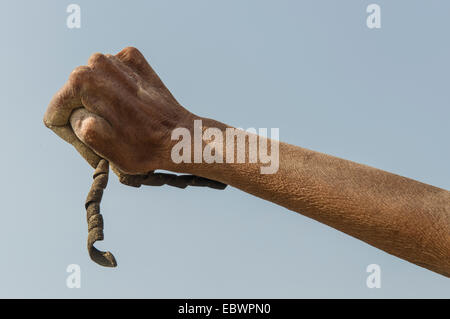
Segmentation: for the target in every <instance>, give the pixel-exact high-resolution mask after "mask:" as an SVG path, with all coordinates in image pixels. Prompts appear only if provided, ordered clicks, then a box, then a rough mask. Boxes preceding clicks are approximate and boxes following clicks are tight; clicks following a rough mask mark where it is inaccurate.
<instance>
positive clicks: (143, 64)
mask: <svg viewBox="0 0 450 319" xmlns="http://www.w3.org/2000/svg"><path fill="white" fill-rule="evenodd" d="M115 56H116V57H117V58H118V59H119V60H120V61H121V62H122V63H124V64H125V65H127V66H128V67H130V68H131V69H133V71H135V72H136V73H137V74H139V75H140V76H141V77H142V78H144V79H145V80H147V81H148V82H150V84H151V85H153V86H155V87H158V88H161V87H164V88H165V86H164V83H163V82H162V81H161V79H160V78H159V76H158V74H156V72H155V71H154V70H153V69H152V67H151V66H150V64H149V63H148V62H147V60H146V59H145V57H144V55H143V54H142V53H141V52H140V51H139V50H138V49H136V48H133V47H126V48H125V49H123V50H122V51H120V52H119V53H117V54H116V55H115Z"/></svg>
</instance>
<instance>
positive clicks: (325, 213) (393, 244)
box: [172, 119, 450, 276]
mask: <svg viewBox="0 0 450 319" xmlns="http://www.w3.org/2000/svg"><path fill="white" fill-rule="evenodd" d="M203 125H204V126H205V127H218V128H219V129H220V130H222V131H223V132H224V134H223V135H224V136H226V134H225V130H226V128H227V127H228V126H226V125H224V124H222V123H219V122H216V121H212V120H208V119H203ZM225 144H226V141H224V146H223V148H222V152H223V156H224V158H226V155H227V154H226V147H225ZM269 145H270V143H269ZM235 149H236V148H235ZM245 150H246V159H248V150H249V148H248V143H246V148H245ZM264 165H265V164H262V163H260V162H256V163H248V161H246V162H245V163H227V162H226V161H225V160H224V163H211V164H205V163H191V164H181V165H175V167H174V168H172V169H173V170H177V171H182V172H186V173H191V174H196V175H200V176H203V177H206V178H210V179H214V180H218V181H221V182H223V183H226V184H229V185H231V186H233V187H236V188H239V189H241V190H243V191H245V192H247V193H250V194H253V195H255V196H258V197H260V198H263V199H266V200H269V201H271V202H274V203H276V204H279V205H281V206H284V207H286V208H288V209H290V210H293V211H296V212H299V213H301V214H303V215H306V216H308V217H310V218H313V219H315V220H317V221H320V222H322V223H324V224H327V225H329V226H331V227H333V228H336V229H338V230H340V231H343V232H345V233H347V234H349V235H351V236H354V237H356V238H359V239H361V240H363V241H365V242H367V243H369V244H371V245H373V246H375V247H378V248H380V249H382V250H384V251H386V252H388V253H390V254H393V255H396V256H398V257H400V258H403V259H406V260H408V261H410V262H413V263H415V264H418V265H420V266H422V267H425V268H428V269H430V270H433V271H435V272H438V273H441V274H443V275H446V276H450V192H449V191H446V190H444V189H440V188H437V187H433V186H430V185H427V184H423V183H420V182H417V181H414V180H411V179H408V178H405V177H402V176H398V175H395V174H391V173H388V172H385V171H382V170H379V169H375V168H372V167H369V166H366V165H362V164H358V163H354V162H351V161H347V160H344V159H340V158H336V157H333V156H330V155H326V154H323V153H319V152H314V151H311V150H307V149H304V148H300V147H297V146H293V145H289V144H286V143H281V142H280V144H279V169H278V171H277V172H276V173H274V174H261V170H260V169H261V166H264Z"/></svg>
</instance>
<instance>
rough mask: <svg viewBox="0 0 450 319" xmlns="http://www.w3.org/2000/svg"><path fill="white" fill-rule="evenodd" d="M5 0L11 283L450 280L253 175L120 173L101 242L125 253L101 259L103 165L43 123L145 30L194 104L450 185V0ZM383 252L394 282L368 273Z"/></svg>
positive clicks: (99, 289) (349, 290)
mask: <svg viewBox="0 0 450 319" xmlns="http://www.w3.org/2000/svg"><path fill="white" fill-rule="evenodd" d="M1 3H2V10H1V11H0V12H1V17H0V34H1V39H2V50H1V51H0V67H1V70H2V72H1V75H0V95H1V96H2V98H3V106H2V111H3V116H1V117H0V124H1V125H0V133H1V136H2V137H3V144H2V148H1V149H2V155H3V156H2V157H1V158H0V166H1V167H2V168H3V171H2V182H0V191H1V194H2V199H3V200H2V202H3V205H2V214H1V220H2V222H1V223H0V250H1V252H2V256H3V258H2V262H1V263H0V297H42V298H45V297H61V298H81V297H87V298H89V297H107V298H108V297H125V298H127V297H136V298H142V297H150V298H171V297H177V298H187V297H189V298H196V297H203V298H216V297H225V298H226V297H238V298H241V297H255V298H259V297H264V298H280V297H284V298H303V297H304V298H309V297H330V298H337V297H343V298H347V297H360V298H382V297H386V298H390V297H406V298H409V297H445V298H448V297H450V280H449V279H446V278H444V277H442V276H440V275H437V274H434V273H432V272H430V271H428V270H425V269H422V268H420V267H418V266H415V265H413V264H410V263H408V262H406V261H403V260H400V259H398V258H395V257H393V256H390V255H388V254H386V253H384V252H382V251H380V250H378V249H376V248H373V247H371V246H369V245H367V244H365V243H363V242H361V241H358V240H356V239H353V238H351V237H349V236H347V235H344V234H343V233H340V232H338V231H336V230H333V229H331V228H329V227H327V226H324V225H321V224H319V223H317V222H315V221H313V220H310V219H308V218H306V217H303V216H301V215H299V214H296V213H294V212H290V211H288V210H286V209H284V208H281V207H278V206H276V205H274V204H272V203H269V202H266V201H263V200H261V199H258V198H255V197H252V196H250V195H247V194H245V193H243V192H240V191H239V190H237V189H233V188H231V187H230V188H227V189H226V190H225V191H215V190H209V189H195V188H192V189H187V190H178V189H174V188H170V187H159V188H158V187H153V188H152V187H147V188H141V189H135V188H129V187H125V186H123V185H121V184H119V182H118V181H117V179H116V178H115V176H112V177H111V178H110V183H109V186H108V189H107V191H106V192H105V196H104V200H103V206H102V213H103V215H104V218H105V223H106V225H105V239H106V240H105V242H104V243H101V244H100V245H99V247H100V248H106V249H109V250H111V251H112V252H113V253H114V254H115V256H116V258H117V261H118V264H119V267H118V268H117V269H106V268H102V267H100V266H98V265H96V264H94V263H93V262H91V261H90V259H89V256H88V254H87V251H86V248H85V242H86V236H87V229H86V221H85V212H84V207H83V202H84V199H85V196H86V192H87V191H88V189H89V187H90V184H91V174H92V169H91V168H90V167H89V166H88V165H87V164H86V163H85V162H84V161H83V160H82V158H81V157H80V156H79V155H78V154H77V153H76V152H75V150H74V149H73V148H72V147H71V146H70V145H68V144H66V143H64V142H63V141H62V140H60V139H58V138H57V136H56V135H55V134H53V133H52V132H51V131H50V130H48V129H46V128H45V127H44V125H43V123H42V117H43V114H44V111H45V109H46V107H47V104H48V102H49V100H50V99H51V97H52V95H53V94H54V93H55V92H56V90H57V89H58V88H59V87H61V86H62V84H63V83H64V82H65V81H66V79H67V77H68V75H69V73H70V71H71V70H72V69H73V68H75V67H76V66H78V65H82V64H86V61H87V59H88V57H89V55H90V54H92V53H94V52H103V53H116V52H118V51H120V50H121V49H122V48H123V47H126V46H130V45H131V46H136V47H137V48H139V49H140V50H141V51H142V52H143V54H144V55H145V56H146V58H147V59H148V60H149V62H150V63H151V64H152V66H153V67H154V69H155V70H156V71H157V72H158V74H159V75H160V76H161V78H162V79H163V81H164V82H165V83H166V85H167V86H168V88H169V89H170V90H171V91H172V92H173V94H174V95H175V97H176V98H177V99H178V100H179V101H180V102H181V103H182V104H183V105H184V106H186V107H187V108H188V109H190V110H191V111H192V112H194V113H197V114H199V115H202V116H207V117H211V118H215V119H217V120H220V121H222V122H225V123H228V124H230V125H234V126H239V127H243V128H248V127H268V128H270V127H278V128H279V129H280V140H282V141H286V142H289V143H292V144H296V145H300V146H303V147H307V148H310V149H313V150H317V151H321V152H325V153H328V154H332V155H335V156H339V157H343V158H346V159H350V160H353V161H356V162H360V163H364V164H368V165H371V166H374V167H377V168H380V169H384V170H387V171H390V172H393V173H396V174H400V175H403V176H407V177H410V178H414V179H417V180H420V181H422V182H425V183H428V184H432V185H435V186H438V187H441V188H445V189H450V169H449V162H450V148H449V137H450V126H449V118H450V90H449V84H450V81H449V74H450V62H449V56H450V41H449V30H450V18H449V12H450V2H448V1H443V0H442V1H436V0H434V1H411V0H409V1H406V0H402V1H400V0H398V1H381V0H378V1H376V0H373V1H350V0H348V1H332V0H330V1H317V0H309V1H274V0H272V1H256V0H254V1H237V0H234V1H206V0H205V1H181V0H180V1H162V0H161V1H110V0H109V1H72V2H70V1H56V0H55V1H16V0H15V1H12V0H9V1H2V2H1ZM70 3H78V4H79V5H80V6H81V11H82V12H81V19H82V27H81V29H79V30H71V29H68V28H67V27H66V25H65V20H66V17H67V13H66V7H67V5H69V4H70ZM370 3H377V4H379V5H380V6H381V10H382V11H381V18H382V28H381V29H379V30H370V29H368V28H367V27H366V25H365V20H366V17H367V13H366V7H367V5H369V4H370ZM72 263H75V264H79V265H80V266H81V288H80V289H68V288H67V287H66V283H65V280H66V277H67V275H68V274H67V273H66V271H65V270H66V267H67V265H69V264H72ZM372 263H376V264H379V265H380V266H381V270H382V277H381V278H382V288H381V289H368V288H367V287H366V277H367V275H368V274H367V273H366V272H365V270H366V267H367V265H369V264H372Z"/></svg>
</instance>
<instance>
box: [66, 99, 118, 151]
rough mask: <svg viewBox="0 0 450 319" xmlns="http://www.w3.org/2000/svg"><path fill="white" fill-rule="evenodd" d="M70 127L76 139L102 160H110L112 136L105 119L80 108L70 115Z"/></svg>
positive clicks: (109, 126)
mask: <svg viewBox="0 0 450 319" xmlns="http://www.w3.org/2000/svg"><path fill="white" fill-rule="evenodd" d="M70 125H71V127H72V129H73V132H74V133H75V135H76V137H77V138H78V139H79V140H80V141H81V142H82V143H84V144H85V145H86V146H88V148H91V149H92V150H93V151H94V152H95V153H96V154H98V155H99V156H101V157H103V158H106V159H111V158H110V155H111V154H112V153H113V152H112V150H113V149H112V147H113V145H112V142H113V140H114V139H113V135H114V134H113V131H112V128H111V125H110V124H109V123H108V122H107V121H106V120H105V119H103V118H101V117H100V116H98V115H97V114H94V113H91V112H89V111H88V110H86V109H84V108H80V109H76V110H75V111H74V112H73V113H72V115H71V117H70ZM82 155H83V154H82Z"/></svg>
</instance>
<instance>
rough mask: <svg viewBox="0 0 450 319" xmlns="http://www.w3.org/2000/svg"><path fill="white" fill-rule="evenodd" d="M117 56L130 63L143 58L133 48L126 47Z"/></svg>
mask: <svg viewBox="0 0 450 319" xmlns="http://www.w3.org/2000/svg"><path fill="white" fill-rule="evenodd" d="M118 55H119V56H120V57H121V58H123V59H125V60H131V61H137V60H140V59H142V58H143V55H142V53H141V52H140V51H139V50H138V49H136V48H135V47H126V48H125V49H123V50H122V51H120V52H119V54H118Z"/></svg>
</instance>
